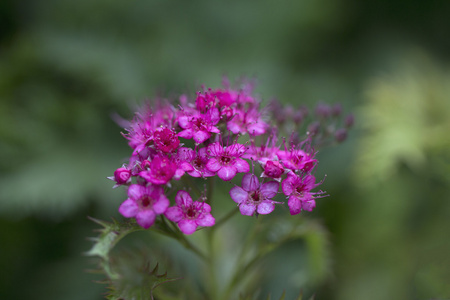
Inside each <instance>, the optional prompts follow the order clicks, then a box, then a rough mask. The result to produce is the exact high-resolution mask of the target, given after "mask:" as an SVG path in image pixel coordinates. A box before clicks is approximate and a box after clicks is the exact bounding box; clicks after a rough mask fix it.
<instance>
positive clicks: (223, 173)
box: [217, 166, 237, 181]
mask: <svg viewBox="0 0 450 300" xmlns="http://www.w3.org/2000/svg"><path fill="white" fill-rule="evenodd" d="M236 173H237V170H236V168H235V167H234V166H223V167H222V168H221V169H220V170H219V171H218V172H217V176H219V178H220V179H222V180H225V181H230V180H231V179H233V178H234V176H236Z"/></svg>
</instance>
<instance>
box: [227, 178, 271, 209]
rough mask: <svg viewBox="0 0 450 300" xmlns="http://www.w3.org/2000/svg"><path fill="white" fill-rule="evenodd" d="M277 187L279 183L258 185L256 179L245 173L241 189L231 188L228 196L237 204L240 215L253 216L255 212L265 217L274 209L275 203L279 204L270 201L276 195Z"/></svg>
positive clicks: (237, 187) (238, 187)
mask: <svg viewBox="0 0 450 300" xmlns="http://www.w3.org/2000/svg"><path fill="white" fill-rule="evenodd" d="M278 187H279V183H278V182H276V181H269V182H266V183H260V182H259V180H258V177H256V176H255V175H254V174H251V173H247V174H245V175H244V177H243V178H242V187H240V186H235V187H233V188H232V189H231V190H230V196H231V199H233V201H234V202H236V203H238V204H239V210H240V212H241V214H243V215H247V216H253V214H254V213H255V212H257V213H258V214H261V215H266V214H270V213H271V212H272V211H273V210H274V209H275V203H279V202H276V201H273V200H271V199H272V198H273V197H275V195H276V194H277V193H278Z"/></svg>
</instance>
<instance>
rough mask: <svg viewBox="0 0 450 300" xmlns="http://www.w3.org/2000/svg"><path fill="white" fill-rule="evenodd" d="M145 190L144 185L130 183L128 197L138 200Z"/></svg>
mask: <svg viewBox="0 0 450 300" xmlns="http://www.w3.org/2000/svg"><path fill="white" fill-rule="evenodd" d="M141 173H142V172H141ZM146 191H147V190H146V188H145V186H142V185H139V184H132V185H130V187H129V188H128V197H129V198H130V199H133V200H138V199H140V198H142V196H143V195H144V194H145V192H146Z"/></svg>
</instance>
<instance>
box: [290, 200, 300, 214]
mask: <svg viewBox="0 0 450 300" xmlns="http://www.w3.org/2000/svg"><path fill="white" fill-rule="evenodd" d="M288 206H289V212H290V213H291V215H297V214H299V213H300V212H301V211H302V203H301V202H300V199H299V198H298V197H297V196H294V195H292V196H290V197H289V200H288Z"/></svg>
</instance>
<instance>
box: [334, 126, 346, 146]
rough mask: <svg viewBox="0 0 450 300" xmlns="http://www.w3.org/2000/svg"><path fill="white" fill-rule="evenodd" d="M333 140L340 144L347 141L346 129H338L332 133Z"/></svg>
mask: <svg viewBox="0 0 450 300" xmlns="http://www.w3.org/2000/svg"><path fill="white" fill-rule="evenodd" d="M334 138H335V139H336V141H337V142H338V143H342V142H343V141H345V140H346V139H347V129H345V128H340V129H338V130H336V132H335V133H334Z"/></svg>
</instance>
